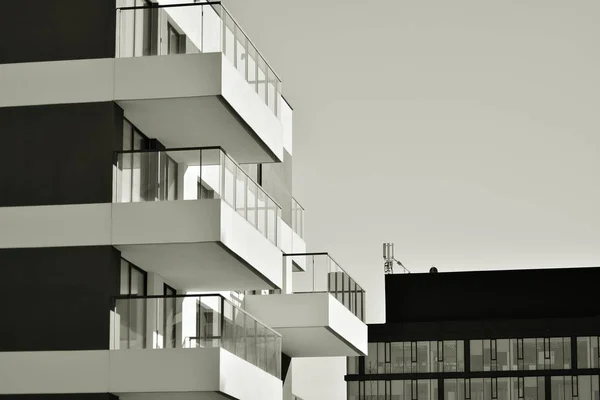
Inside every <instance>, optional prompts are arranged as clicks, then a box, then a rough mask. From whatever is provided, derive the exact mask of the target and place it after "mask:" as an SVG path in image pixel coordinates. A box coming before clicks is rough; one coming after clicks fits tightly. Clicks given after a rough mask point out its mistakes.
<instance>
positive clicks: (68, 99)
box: [0, 58, 114, 107]
mask: <svg viewBox="0 0 600 400" xmlns="http://www.w3.org/2000/svg"><path fill="white" fill-rule="evenodd" d="M113 91H114V59H111V58H108V59H94V60H70V61H51V62H34V63H17V64H3V65H1V66H0V107H12V106H28V105H35V104H62V103H87V102H100V101H111V100H113V98H114V97H113Z"/></svg>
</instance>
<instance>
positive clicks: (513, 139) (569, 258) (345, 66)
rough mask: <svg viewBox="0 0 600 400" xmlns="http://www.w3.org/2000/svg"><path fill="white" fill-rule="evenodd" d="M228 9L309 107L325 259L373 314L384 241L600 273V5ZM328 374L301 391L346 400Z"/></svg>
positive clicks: (315, 209) (394, 1) (421, 261)
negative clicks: (354, 284) (364, 297)
mask: <svg viewBox="0 0 600 400" xmlns="http://www.w3.org/2000/svg"><path fill="white" fill-rule="evenodd" d="M225 4H226V5H227V6H228V8H229V9H230V10H231V11H232V13H233V15H234V16H235V18H236V19H237V20H238V21H239V22H240V23H241V24H242V26H243V27H244V29H245V30H246V31H247V33H248V34H249V35H250V37H251V38H252V40H253V41H254V42H255V43H256V45H257V46H258V48H259V49H260V51H261V52H262V53H263V54H264V55H265V57H266V58H267V60H268V62H269V63H270V64H271V65H272V67H273V68H274V69H275V70H276V71H277V72H278V74H279V75H280V76H281V77H282V79H283V82H284V83H283V85H284V86H283V91H284V94H285V96H286V98H287V99H288V100H289V101H290V103H291V104H292V106H293V107H294V109H295V113H294V155H293V158H294V193H295V196H296V197H297V198H298V200H299V201H300V202H301V203H302V204H303V205H304V206H305V207H306V209H307V214H306V224H307V228H306V232H307V233H306V237H307V241H308V244H309V249H310V250H314V251H329V252H331V253H332V255H333V256H334V257H335V258H336V260H337V261H339V262H340V264H342V266H343V267H344V268H346V269H347V270H348V271H349V272H350V273H351V274H352V275H353V276H354V277H355V278H356V280H357V281H359V283H362V284H363V287H365V288H366V289H367V290H368V293H369V296H368V310H369V312H370V315H369V320H370V321H382V319H383V316H384V314H383V305H382V301H383V297H382V296H383V291H382V287H383V285H382V282H383V279H382V276H381V273H382V268H383V266H382V258H381V244H382V243H383V242H384V241H389V242H394V243H395V244H396V257H397V258H399V259H400V260H401V261H402V262H403V263H404V264H405V265H406V266H407V267H408V268H409V269H411V270H413V271H426V270H428V269H429V268H430V266H431V265H435V266H437V268H438V269H439V270H440V271H449V270H466V269H492V268H493V269H499V268H525V267H527V268H532V267H560V266H576V265H584V266H585V265H600V240H599V239H600V213H599V212H598V208H599V205H600V185H599V183H600V135H599V134H598V132H599V129H598V128H599V125H600V119H599V118H598V115H599V112H598V111H599V110H600V24H598V21H600V2H598V1H597V0H568V1H567V0H453V1H449V0H412V1H407V0H380V1H376V2H370V1H356V0H345V1H342V0H325V1H320V2H317V1H309V0H293V1H292V0H225ZM415 301H417V299H415ZM316 364H318V365H316V366H315V363H310V364H309V363H306V362H303V363H296V362H294V368H295V367H296V366H298V368H306V369H307V370H310V371H311V374H310V375H307V376H308V382H301V383H298V387H297V393H296V394H298V395H299V396H302V397H304V398H305V399H306V400H313V399H319V400H320V399H327V400H337V399H340V400H341V399H344V398H345V389H344V387H343V382H341V381H340V379H341V378H340V377H341V375H343V373H344V372H343V366H342V365H343V364H342V363H341V362H340V361H339V360H333V361H330V362H325V361H319V362H318V363H316ZM340 371H341V372H340ZM325 372H327V373H325ZM331 377H335V379H337V381H336V382H335V383H330V382H328V380H329V379H330V378H331ZM295 384H296V382H295ZM317 393H322V395H318V394H317Z"/></svg>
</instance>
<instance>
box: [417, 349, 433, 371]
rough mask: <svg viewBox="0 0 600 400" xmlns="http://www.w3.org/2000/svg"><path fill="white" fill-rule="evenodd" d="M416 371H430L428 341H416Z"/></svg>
mask: <svg viewBox="0 0 600 400" xmlns="http://www.w3.org/2000/svg"><path fill="white" fill-rule="evenodd" d="M417 364H418V372H431V366H430V359H429V342H417Z"/></svg>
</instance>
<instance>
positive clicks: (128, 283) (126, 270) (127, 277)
mask: <svg viewBox="0 0 600 400" xmlns="http://www.w3.org/2000/svg"><path fill="white" fill-rule="evenodd" d="M146 281H147V274H146V271H144V270H143V269H141V268H139V267H137V266H135V265H133V264H132V263H130V262H129V261H127V260H125V259H124V258H121V294H122V295H128V296H145V295H146Z"/></svg>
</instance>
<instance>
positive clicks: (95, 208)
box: [0, 203, 111, 248]
mask: <svg viewBox="0 0 600 400" xmlns="http://www.w3.org/2000/svg"><path fill="white" fill-rule="evenodd" d="M110 216H111V204H110V203H107V204H68V205H56V206H28V207H0V248H22V247H55V246H56V247H60V246H93V245H109V244H111V233H110V226H111V223H110Z"/></svg>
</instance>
